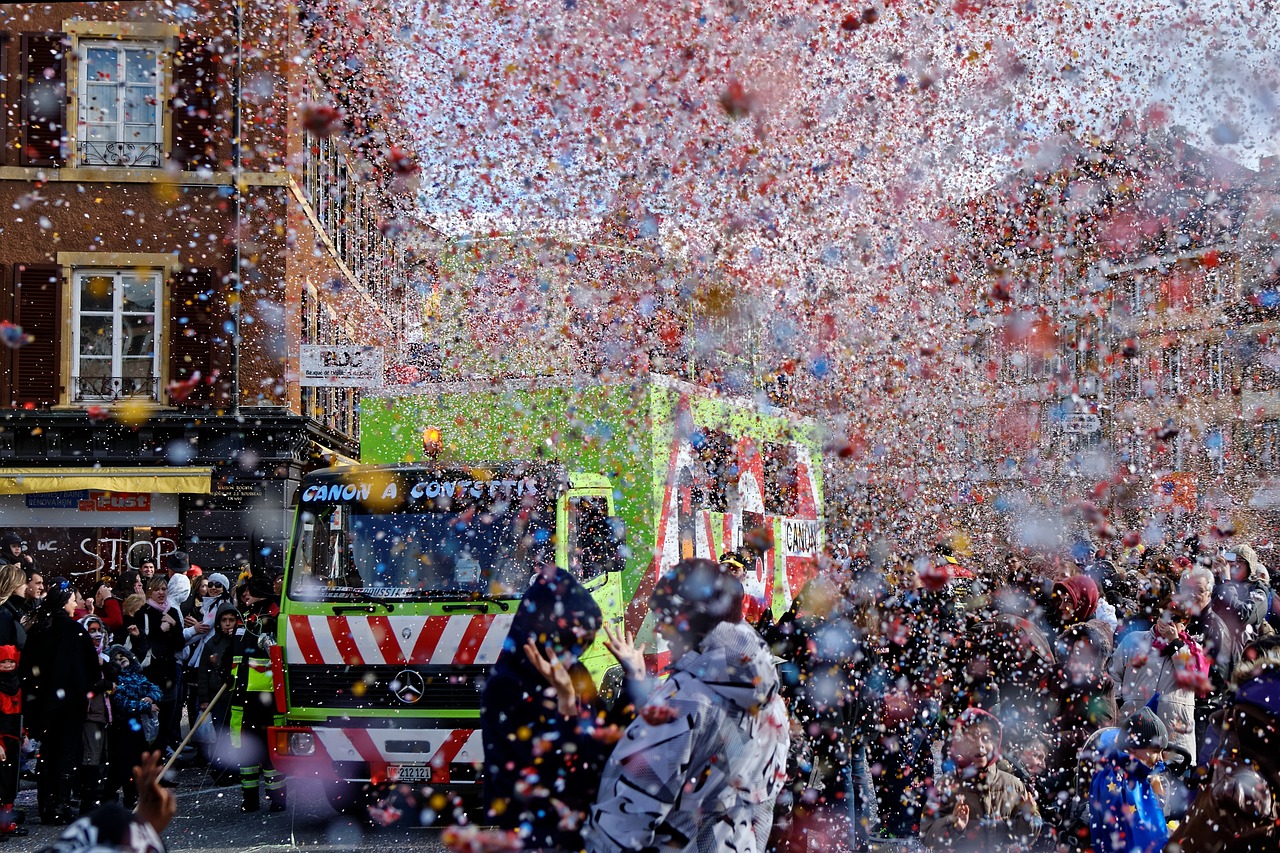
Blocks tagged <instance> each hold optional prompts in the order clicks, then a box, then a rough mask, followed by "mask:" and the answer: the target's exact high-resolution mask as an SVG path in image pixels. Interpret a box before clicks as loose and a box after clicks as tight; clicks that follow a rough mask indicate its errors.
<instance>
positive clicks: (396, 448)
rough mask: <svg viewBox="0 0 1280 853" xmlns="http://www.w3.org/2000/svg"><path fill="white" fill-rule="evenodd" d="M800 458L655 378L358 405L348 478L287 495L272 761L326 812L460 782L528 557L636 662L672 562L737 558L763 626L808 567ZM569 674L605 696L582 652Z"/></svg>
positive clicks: (804, 473)
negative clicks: (389, 793)
mask: <svg viewBox="0 0 1280 853" xmlns="http://www.w3.org/2000/svg"><path fill="white" fill-rule="evenodd" d="M820 451H821V437H820V435H819V432H818V428H817V427H816V425H815V424H813V423H812V422H809V421H807V420H804V419H801V418H799V417H796V416H794V415H792V414H790V413H788V412H786V411H783V410H781V409H776V408H772V407H769V406H765V405H760V404H757V403H756V402H755V401H754V400H749V399H741V398H732V397H726V396H721V395H718V394H716V393H714V392H711V391H708V390H706V389H702V388H698V387H695V386H693V385H690V384H687V383H685V382H682V381H679V380H676V379H671V378H668V377H663V376H657V375H652V376H648V377H644V378H642V379H639V380H636V381H633V382H628V383H625V384H607V383H605V384H601V383H599V382H598V381H597V382H593V383H592V384H590V385H585V384H584V385H583V386H582V387H574V386H572V385H569V384H556V383H555V382H553V381H552V380H549V379H535V380H519V381H506V382H497V383H495V382H465V383H438V384H432V385H430V386H427V387H423V388H421V389H420V390H419V389H414V392H413V393H400V394H397V395H394V396H391V395H388V396H382V397H379V396H366V397H365V398H364V400H363V402H362V406H361V455H362V457H363V458H362V463H365V464H361V465H360V466H356V467H349V468H336V469H328V470H324V471H317V472H315V473H312V474H310V475H308V476H307V478H306V479H305V480H304V482H303V483H302V486H301V488H300V490H299V493H298V500H297V505H298V507H297V518H296V523H295V527H294V531H293V537H292V543H291V547H290V558H289V561H288V567H287V573H288V574H287V577H286V579H285V587H284V598H283V601H282V603H281V616H282V620H281V626H282V627H281V630H280V632H279V633H280V645H279V646H278V647H276V648H275V650H274V658H273V664H274V666H275V667H277V670H278V671H277V673H276V676H277V677H276V681H275V684H276V685H277V687H276V703H277V711H278V712H279V714H280V715H281V716H280V717H279V718H278V719H281V720H282V724H281V725H279V726H277V727H275V728H273V729H272V731H271V736H270V738H269V740H270V745H271V749H272V751H273V755H274V758H275V761H276V766H277V767H279V768H280V769H282V770H283V771H284V772H285V773H287V774H289V775H303V774H314V775H318V776H320V777H321V778H322V779H324V780H325V784H326V789H327V791H328V795H329V799H330V802H331V803H332V805H333V806H334V807H335V808H337V809H339V810H346V809H349V808H351V807H352V805H353V803H355V802H356V800H357V798H358V797H359V796H360V791H362V790H363V789H364V786H365V784H366V783H373V784H375V785H378V784H381V783H388V782H404V783H415V784H420V785H422V786H434V787H435V788H438V789H443V790H457V789H460V788H465V787H468V786H471V787H473V786H475V785H476V784H477V783H478V782H479V768H480V762H481V759H482V755H481V738H480V730H479V714H480V690H481V687H482V684H483V680H484V677H485V673H486V672H487V670H488V668H489V667H491V666H492V665H493V663H494V662H495V661H496V659H497V656H498V653H499V651H500V650H501V649H502V645H503V642H504V640H505V638H506V634H507V631H508V629H509V628H510V625H511V621H512V618H513V615H514V611H515V606H516V603H517V602H518V600H519V598H520V595H521V592H522V590H523V589H524V588H525V586H526V585H527V583H528V580H529V577H530V575H531V573H532V572H533V570H534V566H535V564H536V562H537V560H538V559H540V558H542V559H546V558H548V557H550V556H551V555H554V558H555V560H556V562H557V564H559V565H560V566H562V567H564V568H566V569H568V570H569V571H572V572H574V573H575V574H576V575H577V576H578V577H579V578H580V579H581V580H582V582H583V584H584V585H585V586H586V587H587V588H588V589H590V590H591V591H592V594H593V595H594V596H595V597H596V599H597V601H598V602H599V603H600V607H601V609H602V610H603V612H604V615H605V618H606V619H608V620H610V621H611V622H612V623H613V624H615V625H619V626H621V625H624V624H625V625H626V627H628V628H629V629H631V630H633V631H636V632H638V634H639V637H640V639H641V641H643V642H647V643H648V644H649V648H650V649H651V650H652V651H653V652H654V654H653V656H652V657H653V659H652V661H651V663H652V664H653V665H654V666H661V664H662V663H663V662H664V657H665V652H664V650H663V649H662V647H661V643H660V639H659V638H658V637H657V636H656V632H655V631H654V626H653V624H652V619H651V617H650V616H649V614H648V611H647V601H648V595H649V591H650V590H651V589H652V586H653V583H654V581H655V580H656V578H657V576H658V575H659V574H660V573H661V572H662V571H664V570H665V569H667V568H669V567H671V566H672V565H674V564H675V563H676V562H677V561H679V560H680V559H681V558H684V557H694V556H697V557H709V558H712V559H715V558H717V557H718V556H719V555H721V554H723V553H724V552H726V551H733V550H739V549H743V548H744V544H745V545H747V546H751V548H752V550H751V551H750V552H749V554H750V556H749V559H747V560H746V562H747V574H746V579H745V587H746V590H747V592H748V596H749V606H750V607H752V608H754V609H756V611H757V612H762V611H763V610H764V609H771V610H772V611H773V612H774V613H775V614H780V613H781V612H782V611H783V610H785V608H786V607H787V606H788V605H789V603H790V601H791V598H792V596H793V595H794V594H795V593H796V592H797V591H798V589H799V588H800V586H801V585H802V584H803V583H804V582H805V581H806V580H807V579H808V578H809V577H810V576H812V574H813V573H814V572H815V571H816V558H817V555H818V551H819V549H820V548H821V546H822V542H823V527H822V517H823V515H822V472H821V469H820V460H821V453H820ZM584 663H586V665H587V667H588V668H589V669H590V670H591V671H592V673H593V675H595V676H596V677H597V679H598V680H599V681H600V683H601V684H602V687H604V688H605V689H607V688H608V686H609V684H611V683H613V682H614V681H615V680H616V670H610V669H609V667H610V664H613V663H614V662H613V661H612V659H611V658H609V657H608V655H607V652H606V651H605V650H604V649H603V644H601V643H596V644H595V646H593V648H592V649H591V650H589V652H588V654H587V656H586V658H585V659H584ZM615 666H616V664H615Z"/></svg>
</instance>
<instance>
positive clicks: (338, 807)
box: [324, 780, 369, 820]
mask: <svg viewBox="0 0 1280 853" xmlns="http://www.w3.org/2000/svg"><path fill="white" fill-rule="evenodd" d="M324 795H325V797H326V798H327V799H328V800H329V805H330V806H332V807H333V810H334V811H335V812H338V813H340V814H345V815H349V816H351V817H353V818H356V819H358V820H368V818H369V813H368V802H367V799H366V797H365V790H364V785H363V784H361V783H360V782H346V781H342V780H339V781H334V782H325V783H324Z"/></svg>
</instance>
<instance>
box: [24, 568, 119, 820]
mask: <svg viewBox="0 0 1280 853" xmlns="http://www.w3.org/2000/svg"><path fill="white" fill-rule="evenodd" d="M74 606H75V602H74V599H73V598H72V595H71V583H70V582H69V581H67V580H66V579H65V578H53V579H51V580H50V581H49V584H48V588H47V591H46V593H45V598H44V601H43V602H42V603H41V605H40V609H39V610H37V611H36V616H35V620H34V621H33V622H32V625H31V630H30V631H28V632H27V647H26V648H25V649H24V650H23V654H22V674H23V679H22V683H23V691H24V695H23V703H22V704H23V714H24V716H25V718H26V721H27V728H28V729H29V730H32V731H33V733H34V735H35V736H37V737H38V739H39V740H40V764H39V770H38V773H37V777H36V790H37V803H38V805H39V810H40V821H41V822H42V823H46V824H59V825H66V824H68V823H70V822H71V821H72V820H74V819H75V812H74V811H73V809H72V807H71V796H72V790H73V788H74V784H75V776H76V769H77V767H79V765H80V758H81V748H82V746H83V736H84V722H85V718H86V716H87V715H88V711H89V697H90V694H91V693H92V691H93V688H94V687H95V686H97V685H98V684H99V683H100V682H101V680H102V667H101V666H100V665H99V662H98V653H97V651H96V650H95V649H94V647H93V640H92V639H90V637H89V633H88V632H87V631H86V630H85V629H84V626H83V625H81V624H80V623H79V622H76V621H75V620H74V619H72V618H71V613H72V610H73V608H74Z"/></svg>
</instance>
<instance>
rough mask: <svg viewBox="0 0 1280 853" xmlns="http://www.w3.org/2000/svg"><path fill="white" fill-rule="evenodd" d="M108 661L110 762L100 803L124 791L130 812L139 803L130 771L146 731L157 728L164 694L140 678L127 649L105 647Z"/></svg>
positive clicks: (138, 757) (142, 748) (135, 661)
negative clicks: (111, 680) (111, 676)
mask: <svg viewBox="0 0 1280 853" xmlns="http://www.w3.org/2000/svg"><path fill="white" fill-rule="evenodd" d="M107 657H108V658H110V660H111V665H112V669H113V671H114V676H115V690H114V691H113V692H112V694H111V728H110V731H109V733H108V737H107V748H108V751H109V756H108V757H109V761H108V762H107V778H106V787H105V789H104V791H103V799H104V800H113V799H115V797H116V794H117V793H118V792H121V791H123V795H124V804H125V806H126V807H127V808H133V807H134V805H135V804H136V803H137V802H138V788H137V780H136V779H135V778H134V777H133V775H132V774H131V773H130V768H132V767H133V766H134V765H136V764H138V763H139V762H140V761H141V760H142V754H143V752H144V751H145V750H146V749H147V740H148V738H147V733H148V731H147V730H148V729H151V730H152V731H158V730H159V728H160V724H159V722H158V720H157V718H158V716H159V708H160V699H161V698H162V696H163V695H164V694H163V692H162V691H161V690H160V688H159V687H158V686H156V685H155V684H152V683H151V682H150V681H148V680H147V677H146V676H145V675H143V673H142V664H140V663H139V662H138V658H137V656H136V655H134V653H133V652H132V651H131V650H130V649H129V648H128V647H127V646H122V645H115V646H110V647H108V648H107Z"/></svg>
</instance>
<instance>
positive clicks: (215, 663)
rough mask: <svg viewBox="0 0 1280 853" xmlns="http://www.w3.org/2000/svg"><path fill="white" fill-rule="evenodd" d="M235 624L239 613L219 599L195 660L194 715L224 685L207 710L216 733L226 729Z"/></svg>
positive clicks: (233, 606) (200, 710) (202, 709)
mask: <svg viewBox="0 0 1280 853" xmlns="http://www.w3.org/2000/svg"><path fill="white" fill-rule="evenodd" d="M239 623H240V613H239V611H237V610H236V608H235V605H234V604H232V603H231V602H229V601H226V602H223V604H222V606H221V607H219V608H218V611H217V612H216V613H215V614H214V620H213V630H212V631H211V632H209V633H208V634H206V635H205V637H206V639H205V641H204V642H203V643H201V644H200V647H199V657H198V658H197V660H196V666H195V686H196V704H197V705H198V708H197V714H199V713H200V712H203V711H204V709H205V708H207V707H209V704H210V703H211V702H213V698H214V696H216V695H217V694H218V689H219V688H221V687H222V686H223V685H224V684H225V685H227V688H228V689H227V690H226V691H224V692H223V694H222V698H221V699H219V700H218V702H217V704H215V705H214V706H213V710H212V711H210V712H209V717H210V719H212V720H213V726H214V729H215V730H216V731H217V732H219V733H221V732H224V731H225V730H226V727H227V714H228V713H229V712H230V708H231V692H230V685H231V658H232V657H233V651H234V648H235V640H236V626H237V625H239ZM193 719H194V718H193Z"/></svg>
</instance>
